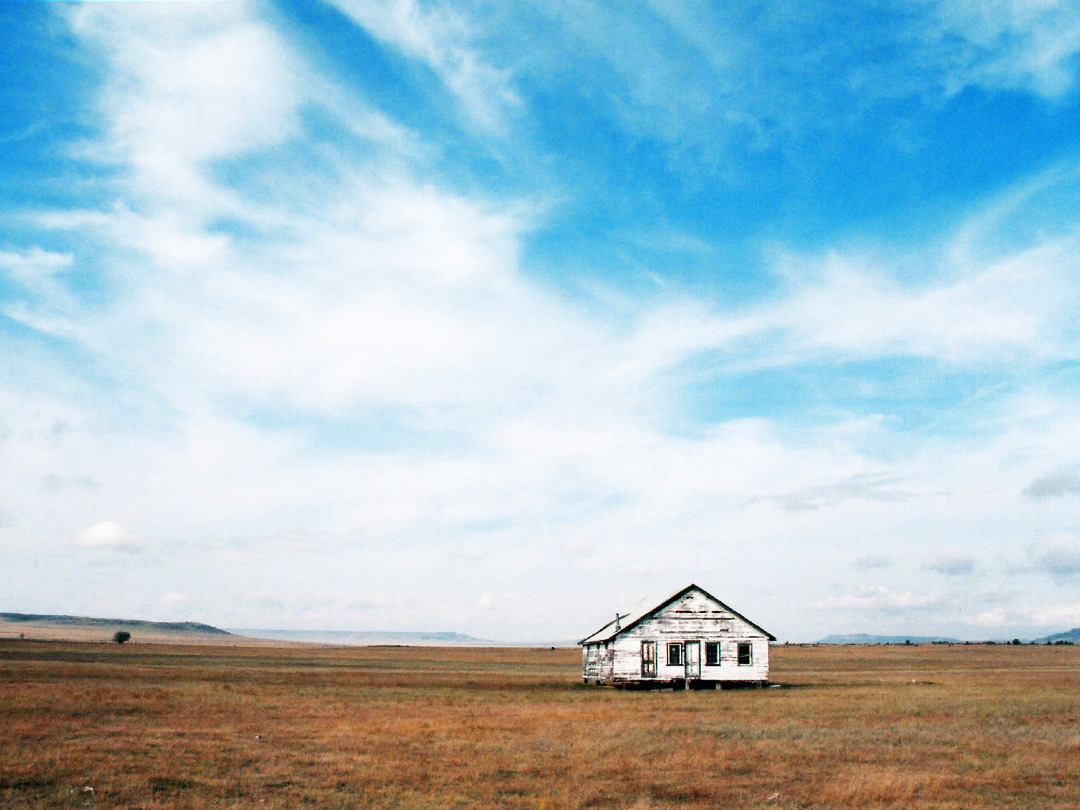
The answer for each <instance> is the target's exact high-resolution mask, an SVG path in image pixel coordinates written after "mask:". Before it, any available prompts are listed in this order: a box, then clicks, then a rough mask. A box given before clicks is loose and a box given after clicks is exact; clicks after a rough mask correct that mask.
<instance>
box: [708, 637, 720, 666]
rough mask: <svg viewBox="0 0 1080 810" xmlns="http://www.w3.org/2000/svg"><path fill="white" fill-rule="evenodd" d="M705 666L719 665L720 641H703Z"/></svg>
mask: <svg viewBox="0 0 1080 810" xmlns="http://www.w3.org/2000/svg"><path fill="white" fill-rule="evenodd" d="M705 666H707V667H718V666H720V642H719V641H706V642H705Z"/></svg>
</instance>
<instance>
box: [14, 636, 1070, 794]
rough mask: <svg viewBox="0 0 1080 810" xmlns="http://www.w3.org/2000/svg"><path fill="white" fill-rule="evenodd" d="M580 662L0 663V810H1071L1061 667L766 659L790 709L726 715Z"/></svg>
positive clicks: (848, 655)
mask: <svg viewBox="0 0 1080 810" xmlns="http://www.w3.org/2000/svg"><path fill="white" fill-rule="evenodd" d="M579 661H580V654H579V652H578V651H577V650H547V649H509V648H502V649H476V648H444V649H436V648H371V647H367V648H312V647H304V648H280V649H272V648H265V647H251V648H245V647H220V646H216V647H210V646H207V647H196V646H164V645H162V646H151V645H137V644H126V645H123V646H117V645H108V644H60V643H42V642H25V641H23V642H19V641H0V806H2V807H12V808H16V807H18V808H24V807H25V808H31V809H33V808H59V807H84V806H87V807H89V806H94V807H119V808H187V807H190V808H223V809H224V808H239V807H259V808H295V807H305V806H310V807H319V808H324V807H328V808H337V807H340V808H346V807H407V808H421V809H422V808H440V809H441V808H491V807H497V808H551V809H552V810H557V809H559V808H589V807H593V808H596V807H610V808H625V809H626V810H660V809H661V808H669V809H670V808H676V807H678V808H714V807H725V808H750V807H769V808H796V807H805V808H809V807H815V808H829V807H837V808H855V807H860V808H861V807H879V808H894V807H923V808H980V807H1001V808H1022V807H1023V808H1039V807H1046V808H1051V807H1078V806H1080V757H1077V752H1078V750H1080V698H1078V697H1077V696H1078V695H1080V688H1078V687H1080V667H1078V664H1080V648H1077V647H1030V646H1020V647H1013V646H1008V647H1006V646H998V647H975V646H971V647H964V646H956V647H944V646H925V647H916V646H912V647H902V648H901V647H873V648H858V647H849V648H842V647H778V648H776V649H775V651H774V663H775V666H774V670H773V676H774V680H775V681H778V682H780V683H783V684H784V685H785V686H787V687H788V688H781V689H762V690H745V691H732V692H719V691H718V692H652V693H650V692H622V691H615V690H609V689H602V688H596V687H586V686H583V685H581V684H580V683H579V670H578V666H579ZM87 788H92V791H88V790H86V789H87Z"/></svg>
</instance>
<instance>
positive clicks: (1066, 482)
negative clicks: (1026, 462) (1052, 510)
mask: <svg viewBox="0 0 1080 810" xmlns="http://www.w3.org/2000/svg"><path fill="white" fill-rule="evenodd" d="M1024 494H1025V495H1027V496H1028V497H1029V498H1034V499H1035V500H1037V501H1038V500H1043V499H1045V498H1064V497H1065V496H1066V495H1080V474H1077V473H1074V472H1057V473H1050V474H1049V475H1042V476H1039V477H1038V478H1036V479H1035V480H1034V481H1032V482H1031V484H1030V485H1029V486H1027V487H1026V488H1025V489H1024Z"/></svg>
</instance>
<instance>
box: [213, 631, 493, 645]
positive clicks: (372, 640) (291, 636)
mask: <svg viewBox="0 0 1080 810" xmlns="http://www.w3.org/2000/svg"><path fill="white" fill-rule="evenodd" d="M231 632H233V633H236V634H238V635H242V636H246V637H248V638H262V639H271V640H274V641H307V642H315V643H317V644H343V645H347V646H348V645H353V646H359V647H369V646H373V645H377V644H400V645H402V646H410V647H488V646H496V645H497V644H498V642H494V641H486V640H484V639H481V638H474V637H472V636H467V635H465V634H464V633H444V632H432V633H395V632H380V631H352V630H265V629H263V630H259V629H251V628H243V629H241V628H233V629H232V630H231Z"/></svg>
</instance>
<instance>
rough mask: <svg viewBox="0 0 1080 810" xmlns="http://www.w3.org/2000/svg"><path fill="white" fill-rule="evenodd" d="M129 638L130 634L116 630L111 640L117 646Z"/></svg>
mask: <svg viewBox="0 0 1080 810" xmlns="http://www.w3.org/2000/svg"><path fill="white" fill-rule="evenodd" d="M130 638H131V633H129V632H128V631H127V630H117V631H116V632H115V633H113V637H112V640H113V641H115V642H116V643H117V644H123V643H124V642H125V641H127V640H128V639H130Z"/></svg>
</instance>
